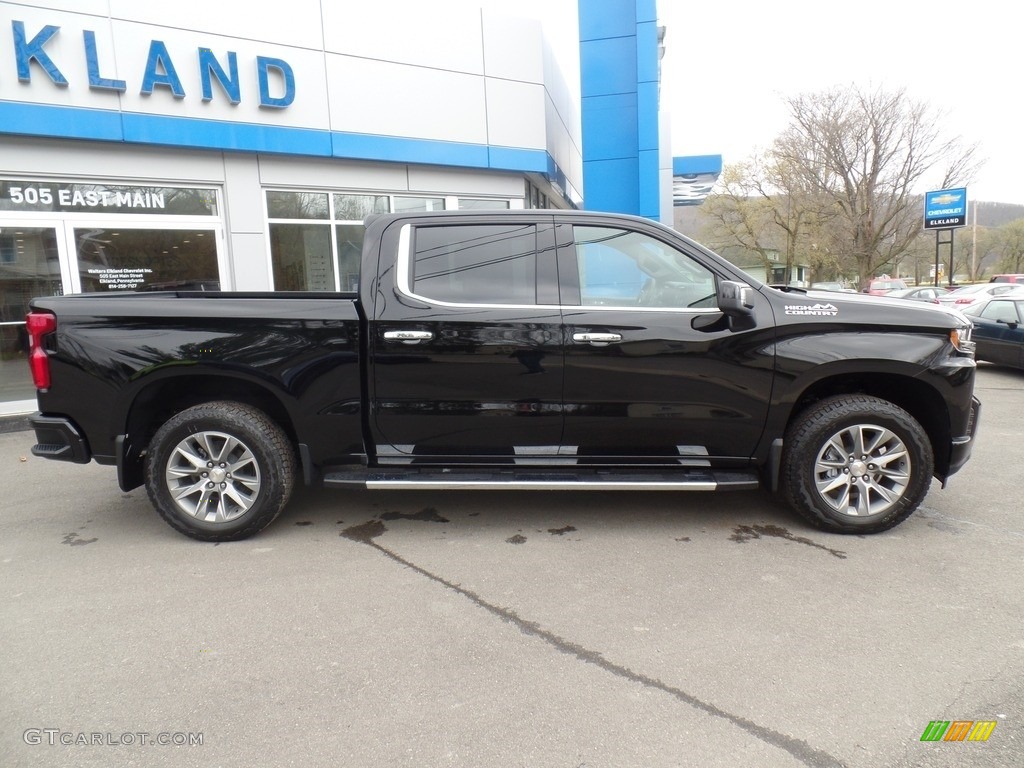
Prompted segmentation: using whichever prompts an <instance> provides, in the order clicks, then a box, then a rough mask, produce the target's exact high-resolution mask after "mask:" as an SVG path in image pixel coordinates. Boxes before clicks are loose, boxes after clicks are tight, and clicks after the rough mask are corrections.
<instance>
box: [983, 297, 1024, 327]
mask: <svg viewBox="0 0 1024 768" xmlns="http://www.w3.org/2000/svg"><path fill="white" fill-rule="evenodd" d="M980 316H981V317H984V318H985V319H986V320H993V321H995V322H999V321H1000V320H1001V321H1003V322H1004V323H1018V322H1020V319H1019V318H1018V317H1017V308H1016V307H1015V306H1014V303H1013V302H1012V301H998V300H997V301H990V302H989V303H988V306H987V307H985V309H983V310H982V311H981V315H980Z"/></svg>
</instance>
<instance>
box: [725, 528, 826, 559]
mask: <svg viewBox="0 0 1024 768" xmlns="http://www.w3.org/2000/svg"><path fill="white" fill-rule="evenodd" d="M733 531H734V533H733V535H732V536H730V537H729V540H730V541H735V542H736V543H737V544H745V543H747V542H748V541H750V540H751V539H760V538H761V537H762V536H772V537H775V538H777V539H786V540H787V541H793V542H796V543H797V544H806V545H807V546H809V547H814V548H815V549H823V550H825V551H826V552H828V553H829V554H830V555H832V557H838V558H839V559H840V560H845V559H846V553H845V552H843V551H841V550H838V549H829V548H828V547H826V546H825V545H824V544H819V543H818V542H816V541H811V539H806V538H804V537H803V536H794V535H793V534H792V533H790V532H789V531H787V530H786V529H785V528H783V527H782V526H779V525H739V526H736V528H734V529H733Z"/></svg>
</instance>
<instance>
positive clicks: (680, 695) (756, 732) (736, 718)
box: [340, 520, 844, 768]
mask: <svg viewBox="0 0 1024 768" xmlns="http://www.w3.org/2000/svg"><path fill="white" fill-rule="evenodd" d="M742 527H744V528H746V527H748V526H742ZM780 530H781V529H780ZM386 531H387V528H386V527H385V525H384V523H382V522H381V521H380V520H368V521H367V522H365V523H362V524H360V525H353V526H351V527H349V528H346V529H345V530H344V531H342V532H341V534H340V535H341V536H343V537H345V538H346V539H350V540H352V541H355V542H359V543H362V544H366V545H367V546H370V547H372V548H373V549H375V550H377V551H378V552H379V553H380V554H381V555H383V556H384V557H387V558H388V559H389V560H392V561H393V562H395V563H397V564H398V565H400V566H402V567H404V568H408V569H409V570H411V571H413V572H415V573H418V574H420V575H421V576H423V577H425V578H427V579H429V580H430V581H432V582H434V583H435V584H437V585H439V586H441V587H443V588H444V589H448V590H451V591H452V592H454V593H455V594H458V595H461V596H462V597H464V598H466V599H467V600H469V601H470V602H471V603H473V604H474V605H476V606H477V607H479V608H482V609H483V610H485V611H487V612H488V613H490V614H491V615H492V616H494V617H495V618H497V619H499V620H500V621H502V622H504V623H506V624H509V625H511V626H513V627H515V628H516V629H518V630H519V631H520V632H522V633H523V635H526V636H527V637H533V638H536V639H537V640H540V641H541V642H543V643H545V644H547V645H548V646H549V647H550V648H552V649H553V650H554V651H556V652H557V653H561V654H564V655H566V656H569V657H572V658H575V659H577V660H578V661H580V662H582V663H584V664H593V665H594V666H595V667H597V668H598V669H602V670H604V671H605V672H607V673H609V674H611V675H614V676H615V677H618V678H621V679H623V680H628V681H630V682H632V683H636V684H637V685H640V686H643V687H645V688H650V689H652V690H657V691H661V692H662V693H665V694H667V695H669V696H671V697H672V698H674V699H675V700H676V701H678V702H680V703H682V704H685V705H687V706H689V707H692V708H693V709H696V710H698V711H700V712H704V713H705V714H707V715H710V716H711V717H715V718H719V719H721V720H724V721H725V722H727V723H730V724H731V725H733V726H735V727H737V728H739V729H741V730H743V731H744V732H746V733H748V734H750V735H751V736H753V737H754V738H755V739H758V740H759V741H761V742H763V743H765V744H769V745H771V746H773V747H776V748H778V749H781V750H784V751H785V752H787V753H788V754H789V755H790V756H791V757H792V758H793V759H794V760H796V761H798V762H800V763H802V764H804V765H806V766H809V767H810V768H844V766H843V763H842V762H841V761H840V760H838V759H837V758H836V757H834V756H833V755H832V754H830V753H829V752H826V751H824V750H821V749H818V748H816V747H814V746H812V745H811V744H809V743H808V742H806V741H804V740H803V739H797V738H794V737H793V736H790V735H788V734H785V733H782V732H780V731H776V730H774V729H772V728H769V727H767V726H764V725H761V724H759V723H757V722H755V721H753V720H750V719H748V718H746V717H743V716H742V715H738V714H735V713H733V712H729V711H727V710H724V709H721V708H720V707H717V706H715V705H714V704H711V703H709V702H707V701H704V700H703V699H700V698H698V697H697V696H695V695H693V694H692V693H687V692H686V691H684V690H683V689H681V688H677V687H675V686H673V685H669V684H667V683H664V682H662V681H661V680H659V679H658V678H655V677H651V676H650V675H645V674H643V673H642V672H637V671H636V670H633V669H631V668H629V667H627V666H625V665H623V664H619V663H616V662H614V661H611V660H610V659H607V658H605V656H604V655H603V654H602V653H601V652H600V651H594V650H591V649H589V648H586V647H585V646H582V645H580V644H578V643H574V642H572V641H571V640H569V639H567V638H564V637H562V636H561V635H558V634H556V633H554V632H552V631H551V630H548V629H545V628H544V627H543V626H541V625H540V624H539V623H537V622H535V621H530V620H529V619H525V618H523V617H522V616H520V615H519V614H518V613H516V612H515V611H514V610H512V609H511V608H505V607H503V606H500V605H495V604H494V603H491V602H489V601H488V600H486V599H484V598H483V597H482V596H481V595H479V594H477V593H476V592H473V591H472V590H469V589H466V588H465V587H463V586H461V585H460V584H457V583H455V582H453V581H449V580H448V579H446V578H444V577H443V576H439V575H438V574H436V573H432V572H431V571H428V570H427V569H426V568H424V567H422V566H419V565H416V563H414V562H412V561H411V560H407V559H406V558H404V557H402V556H401V555H400V554H398V553H397V552H394V551H392V550H390V549H388V548H387V547H385V546H382V545H381V544H379V543H378V542H376V541H374V539H376V538H377V537H378V536H380V535H381V534H383V533H385V532H386ZM751 531H752V532H753V533H755V534H756V535H757V537H760V535H761V534H760V533H758V532H756V531H753V529H751ZM768 535H772V534H768ZM512 538H515V537H512ZM524 538H525V537H524ZM744 540H745V539H744ZM810 543H812V544H813V542H810Z"/></svg>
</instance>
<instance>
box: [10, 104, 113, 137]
mask: <svg viewBox="0 0 1024 768" xmlns="http://www.w3.org/2000/svg"><path fill="white" fill-rule="evenodd" d="M0 125H2V126H3V132H4V133H21V134H26V135H29V136H53V137H55V138H61V139H98V140H102V141H121V140H122V139H123V136H124V134H123V132H122V127H121V115H120V113H118V112H110V111H108V110H105V109H82V108H80V107H57V106H50V105H44V104H24V103H21V102H17V101H0Z"/></svg>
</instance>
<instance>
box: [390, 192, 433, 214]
mask: <svg viewBox="0 0 1024 768" xmlns="http://www.w3.org/2000/svg"><path fill="white" fill-rule="evenodd" d="M443 210H444V198H443V197H398V196H395V213H417V212H419V211H443Z"/></svg>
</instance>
